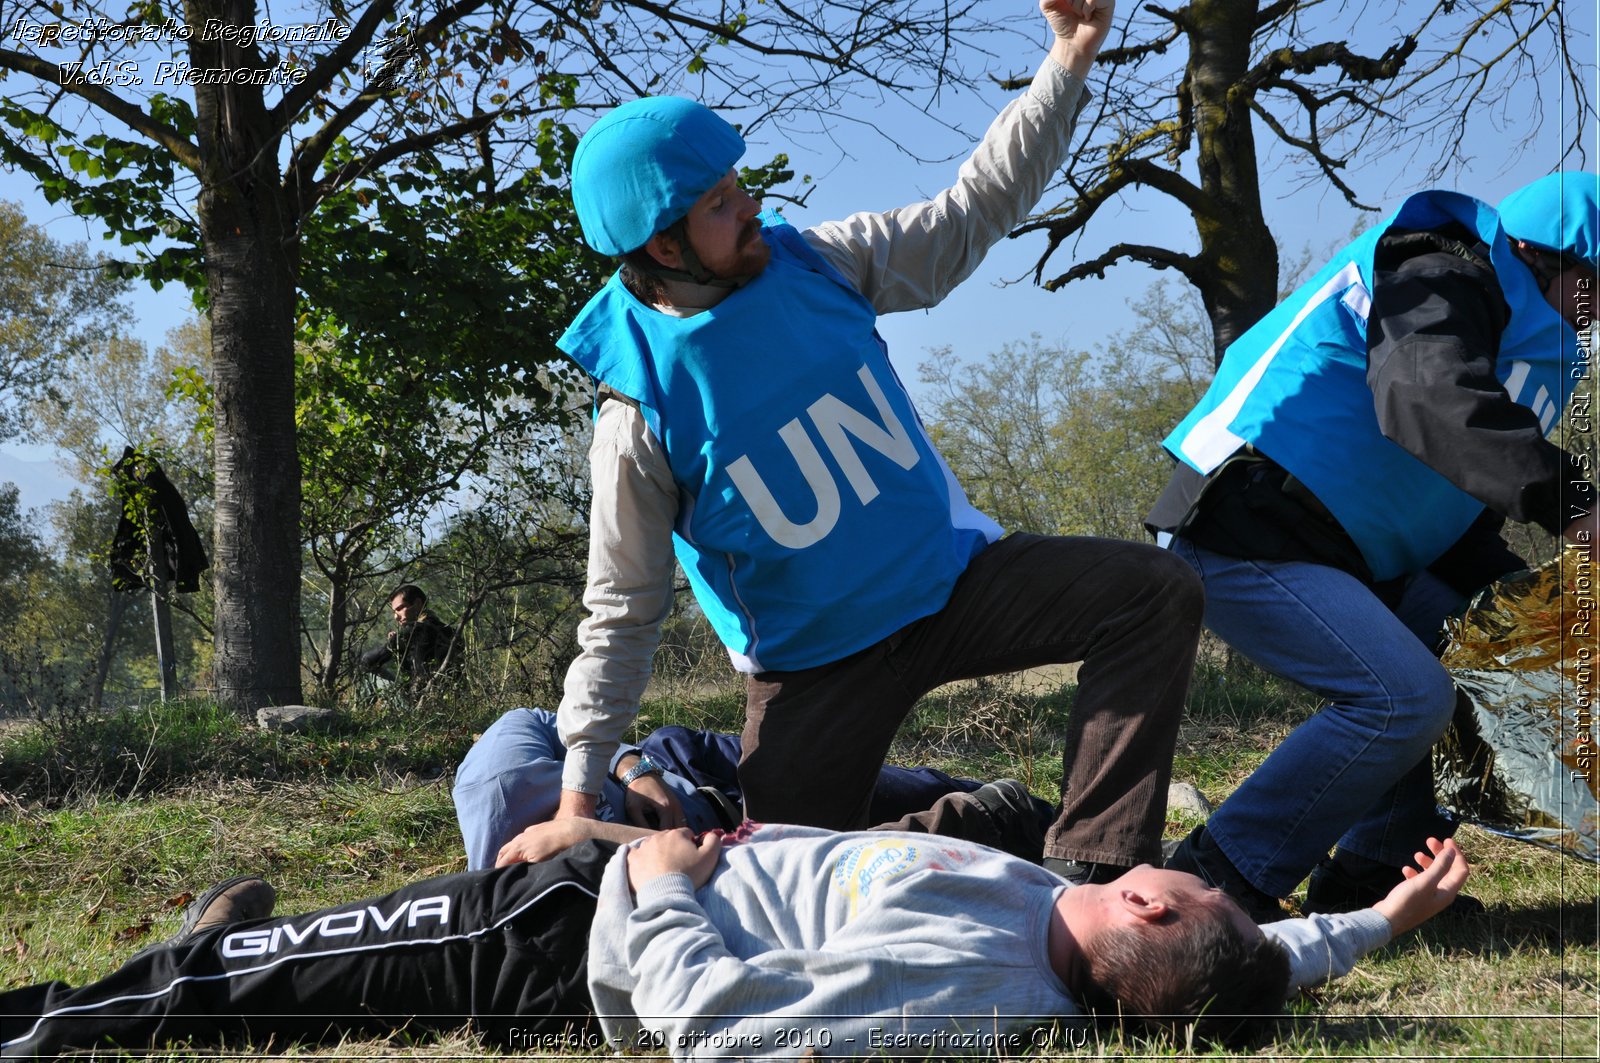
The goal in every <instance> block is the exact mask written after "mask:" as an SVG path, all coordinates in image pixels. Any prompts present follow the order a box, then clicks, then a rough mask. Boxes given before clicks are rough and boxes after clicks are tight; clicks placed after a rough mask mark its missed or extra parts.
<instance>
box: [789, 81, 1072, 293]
mask: <svg viewBox="0 0 1600 1063" xmlns="http://www.w3.org/2000/svg"><path fill="white" fill-rule="evenodd" d="M1087 98H1088V94H1087V90H1086V88H1085V86H1084V84H1083V82H1082V81H1080V80H1079V79H1078V78H1076V77H1074V76H1073V75H1071V74H1069V73H1067V70H1066V68H1065V67H1063V66H1061V64H1059V63H1057V62H1056V61H1055V60H1054V59H1050V58H1046V59H1045V61H1044V65H1043V66H1041V67H1040V68H1039V72H1038V73H1037V74H1035V75H1034V78H1033V83H1032V84H1031V85H1030V86H1029V87H1028V90H1027V91H1026V92H1024V93H1023V94H1022V95H1021V96H1019V97H1017V98H1016V99H1014V100H1012V101H1011V102H1010V103H1009V104H1007V105H1006V108H1005V109H1004V110H1003V111H1001V112H1000V114H999V116H998V117H996V118H995V120H994V122H993V123H992V124H991V125H990V126H989V130H988V132H986V133H985V134H984V136H983V140H982V141H981V142H979V144H978V146H977V148H976V149H975V150H974V151H973V153H972V155H971V156H969V157H968V159H967V161H966V162H964V163H962V165H961V170H960V173H959V174H958V175H957V176H956V183H955V184H953V185H951V186H950V187H949V188H947V189H945V190H944V191H943V192H940V193H939V194H938V195H937V196H934V197H933V198H932V199H929V200H924V201H923V202H921V203H913V204H911V205H910V206H905V207H900V208H898V209H896V210H891V211H885V212H883V213H874V212H865V211H864V212H862V213H859V214H852V215H851V216H850V217H848V218H846V219H844V220H843V221H832V222H825V223H823V224H822V225H819V226H817V227H816V228H814V229H807V230H806V231H805V233H804V235H805V238H806V240H807V241H808V242H809V243H810V244H811V246H812V247H813V248H815V249H816V250H817V251H818V252H819V253H820V254H821V255H822V256H823V257H824V258H826V259H827V260H828V261H829V263H830V264H831V265H832V266H833V267H834V268H835V269H837V270H839V272H840V273H842V274H844V276H845V277H846V278H847V279H849V280H850V281H851V282H853V283H854V284H855V286H856V288H857V290H859V291H860V292H861V294H862V295H864V296H866V297H867V299H868V300H869V301H871V303H872V305H873V307H874V308H875V309H876V310H877V311H878V313H880V314H887V313H891V312H893V311H896V310H921V309H924V308H926V307H930V306H934V305H936V304H938V303H939V301H940V300H942V299H943V298H944V297H945V296H946V295H948V294H950V292H951V290H952V289H954V288H955V286H956V285H958V284H960V283H961V282H962V281H963V280H965V279H966V278H967V277H968V276H970V275H971V274H972V271H973V270H975V269H977V268H978V263H980V262H982V261H983V256H984V255H986V254H987V253H988V251H989V248H991V247H993V246H994V244H995V242H996V241H998V240H999V239H1000V238H1001V237H1003V236H1005V235H1006V233H1008V232H1010V231H1011V230H1012V229H1013V228H1015V227H1016V226H1017V224H1018V223H1019V222H1021V221H1022V219H1023V218H1024V217H1025V216H1026V215H1027V213H1028V212H1029V211H1030V210H1032V209H1033V207H1034V205H1035V204H1037V203H1038V202H1039V197H1040V196H1042V195H1043V194H1044V189H1045V185H1047V184H1048V183H1049V182H1050V178H1051V177H1053V176H1054V175H1055V173H1056V172H1057V171H1058V170H1060V169H1061V166H1062V164H1063V163H1064V162H1065V161H1066V157H1067V147H1068V145H1069V143H1070V142H1071V139H1072V131H1073V128H1074V126H1075V125H1076V123H1077V116H1078V112H1079V111H1081V110H1082V108H1083V104H1084V103H1085V102H1086V101H1087Z"/></svg>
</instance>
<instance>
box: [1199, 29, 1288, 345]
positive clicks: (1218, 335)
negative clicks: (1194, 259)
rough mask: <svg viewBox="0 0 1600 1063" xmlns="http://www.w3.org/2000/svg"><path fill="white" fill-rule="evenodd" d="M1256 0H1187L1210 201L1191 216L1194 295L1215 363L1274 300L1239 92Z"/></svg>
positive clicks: (1274, 253)
mask: <svg viewBox="0 0 1600 1063" xmlns="http://www.w3.org/2000/svg"><path fill="white" fill-rule="evenodd" d="M1256 8H1257V4H1256V2H1255V0H1194V2H1192V3H1191V4H1190V5H1189V7H1188V9H1187V17H1188V20H1189V22H1188V38H1189V68H1188V72H1187V74H1186V81H1187V82H1188V86H1189V91H1190V92H1191V94H1192V98H1193V101H1194V121H1195V134H1196V140H1197V142H1198V143H1199V148H1200V150H1199V172H1200V187H1201V189H1202V190H1203V191H1204V192H1205V194H1206V199H1207V200H1208V202H1209V203H1210V204H1211V209H1210V210H1208V211H1207V212H1206V213H1205V214H1203V215H1202V214H1197V215H1196V216H1195V225H1196V228H1197V229H1198V230H1199V233H1200V254H1199V256H1198V257H1199V258H1200V260H1201V261H1202V263H1204V266H1203V268H1202V270H1201V271H1200V275H1201V276H1203V277H1204V278H1205V280H1204V282H1203V283H1199V284H1198V287H1199V289H1200V298H1201V300H1202V301H1203V303H1204V304H1205V308H1206V313H1207V314H1208V315H1210V317H1211V326H1212V339H1213V341H1214V343H1215V344H1216V361H1217V363H1218V364H1221V362H1222V352H1223V351H1225V350H1226V349H1227V347H1228V344H1230V343H1232V342H1233V341H1234V340H1236V339H1238V338H1239V336H1240V335H1242V334H1243V333H1244V332H1245V330H1246V329H1248V328H1249V327H1250V326H1251V325H1254V324H1255V323H1256V322H1257V321H1259V320H1261V318H1262V317H1263V316H1264V315H1265V314H1266V313H1267V311H1269V310H1271V309H1272V308H1273V306H1275V305H1276V304H1277V301H1278V245H1277V243H1276V242H1275V241H1274V240H1273V238H1272V230H1271V229H1269V228H1268V227H1267V220H1266V218H1265V217H1264V216H1263V215H1262V213H1261V185H1260V180H1259V175H1258V174H1257V171H1256V143H1255V132H1254V130H1253V128H1252V125H1251V123H1252V117H1251V111H1250V106H1249V103H1248V102H1247V100H1246V98H1245V94H1244V93H1242V92H1237V91H1235V89H1236V87H1237V86H1238V84H1239V82H1240V80H1241V79H1242V78H1243V77H1244V75H1245V73H1246V72H1247V71H1248V70H1249V69H1250V43H1251V39H1252V38H1253V36H1254V34H1255V22H1256Z"/></svg>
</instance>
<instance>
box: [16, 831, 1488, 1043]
mask: <svg viewBox="0 0 1600 1063" xmlns="http://www.w3.org/2000/svg"><path fill="white" fill-rule="evenodd" d="M577 822H590V823H593V821H577ZM573 823H574V821H570V820H563V821H557V822H554V823H548V824H541V825H539V826H538V827H535V828H531V830H532V831H533V832H537V833H540V834H555V833H558V832H563V831H572V830H574V829H575V828H574V826H573ZM600 826H603V827H605V828H607V829H617V828H622V829H628V828H625V827H623V825H620V824H600ZM576 829H581V827H580V828H576ZM639 833H641V834H643V833H645V832H639ZM1429 849H1430V850H1431V851H1430V852H1428V853H1418V854H1416V861H1417V864H1418V868H1414V869H1408V874H1409V878H1408V879H1407V880H1406V881H1405V882H1402V883H1401V884H1400V885H1398V886H1396V887H1395V888H1394V890H1393V891H1392V892H1391V893H1390V894H1389V895H1388V896H1387V897H1385V898H1384V899H1383V900H1382V901H1380V902H1379V903H1378V904H1377V906H1376V907H1375V908H1372V909H1366V910H1362V911H1359V912H1352V913H1348V914H1342V915H1321V916H1315V917H1313V918H1310V919H1290V920H1284V921H1282V922H1279V923H1274V924H1270V925H1268V926H1266V927H1264V928H1258V927H1256V926H1255V924H1254V923H1252V922H1251V920H1250V919H1249V918H1248V917H1247V916H1246V915H1245V914H1244V912H1243V911H1242V910H1241V909H1240V908H1239V906H1238V905H1237V904H1235V903H1234V902H1233V901H1232V900H1230V899H1229V898H1228V897H1227V895H1226V894H1223V893H1221V892H1220V891H1217V890H1213V889H1208V888H1206V886H1205V885H1204V883H1202V882H1201V881H1200V880H1199V879H1197V878H1195V877H1194V876H1192V875H1187V874H1183V873H1181V872H1173V871H1164V870H1160V869H1157V868H1153V867H1150V866H1148V865H1144V866H1140V867H1137V868H1134V869H1133V870H1131V871H1129V872H1127V873H1125V874H1124V875H1122V876H1121V877H1120V878H1118V879H1116V880H1115V881H1113V882H1110V883H1105V884H1089V885H1081V886H1069V885H1068V884H1067V883H1066V882H1065V881H1063V880H1062V879H1060V878H1058V877H1056V876H1055V875H1053V874H1052V873H1050V872H1048V871H1046V870H1044V869H1043V868H1040V867H1037V866H1034V865H1032V864H1029V863H1027V862H1025V861H1022V860H1020V859H1017V858H1015V857H1011V856H1007V855H1004V854H1002V853H999V852H996V851H995V850H992V849H988V848H985V847H983V846H978V845H973V844H971V843H967V842H961V841H956V840H953V839H947V838H941V837H935V836H929V835H909V834H892V833H881V832H873V833H865V834H863V833H847V834H835V833H830V832H827V831H822V830H818V829H815V828H808V827H793V826H780V825H769V826H758V825H753V824H746V825H745V826H744V827H743V828H741V829H740V830H739V831H737V832H734V833H732V834H729V835H727V836H721V835H718V834H716V833H708V834H705V835H701V836H699V837H698V838H696V836H695V835H693V834H692V833H690V832H689V831H688V830H687V829H683V828H680V829H678V830H674V831H668V832H663V833H659V834H653V835H650V836H648V837H644V838H642V840H639V841H637V842H635V843H632V844H629V845H622V846H618V845H617V844H614V843H611V842H606V841H601V840H595V839H590V840H586V841H584V842H582V843H580V844H578V845H576V846H574V847H573V848H571V849H568V850H566V851H564V852H562V853H560V854H559V855H556V856H554V857H552V858H551V859H549V860H546V861H544V862H541V863H528V862H513V863H508V864H506V865H504V866H501V867H497V868H493V869H490V870H485V871H469V872H464V873H461V874H455V875H446V876H443V877H441V878H435V879H431V880H428V881H425V882H421V883H418V884H416V885H412V886H408V887H405V888H403V889H400V890H397V891H395V892H394V893H391V894H388V895H387V896H384V897H380V898H377V899H374V900H370V901H359V902H356V903H354V904H347V905H342V906H339V907H336V908H329V909H325V910H323V911H320V912H314V913H311V914H309V915H302V916H291V917H288V918H277V919H253V920H250V921H247V922H235V923H229V922H227V920H228V919H229V917H230V915H231V912H230V911H229V910H228V909H229V908H230V907H231V906H232V905H231V902H230V901H229V899H228V898H230V897H240V896H243V895H247V894H249V893H251V892H252V887H254V889H255V892H256V893H257V894H265V895H267V896H269V897H270V888H269V887H267V886H266V884H265V883H262V882H260V881H259V880H253V881H250V882H242V883H235V885H234V887H233V888H231V889H229V890H224V891H221V892H220V893H213V894H209V895H207V896H205V897H202V899H201V901H200V902H197V910H196V911H194V912H192V913H191V918H190V920H189V922H188V923H186V926H187V927H190V928H191V929H189V930H188V931H186V932H185V933H183V934H180V935H179V938H178V939H177V940H175V941H174V942H172V943H170V944H168V945H166V946H162V947H157V948H153V949H147V950H146V951H145V952H144V953H141V954H140V955H139V956H136V957H135V958H134V959H133V960H131V961H130V962H128V963H127V964H125V965H124V966H123V967H122V968H121V969H120V970H118V971H117V972H115V973H114V974H112V975H111V976H109V977H108V978H105V979H103V980H102V981H99V982H96V983H94V984H92V985H89V986H85V987H83V988H80V989H72V988H70V987H68V986H65V985H63V984H60V983H53V984H47V985H40V986H33V987H29V988H26V989H19V990H14V991H12V992H9V993H5V994H3V995H0V1015H3V1016H4V1021H5V1033H4V1038H5V1039H4V1041H3V1043H0V1048H3V1049H4V1052H5V1055H7V1056H16V1057H27V1056H30V1055H34V1056H53V1055H55V1054H58V1053H60V1052H62V1051H63V1050H65V1049H68V1048H72V1047H98V1046H113V1045H114V1046H121V1047H125V1048H134V1049H139V1048H145V1047H148V1046H150V1045H151V1044H152V1043H155V1042H162V1041H170V1040H174V1039H192V1040H194V1041H197V1042H201V1041H203V1042H214V1041H216V1040H218V1039H219V1038H223V1037H232V1038H241V1039H243V1038H248V1039H249V1040H250V1041H251V1042H252V1043H253V1044H254V1045H256V1046H257V1047H260V1046H263V1045H265V1044H266V1043H268V1042H271V1043H272V1044H273V1045H274V1046H278V1047H281V1046H283V1045H284V1044H285V1043H287V1042H291V1041H302V1040H322V1039H326V1038H329V1037H339V1036H343V1035H351V1034H354V1035H369V1034H381V1033H384V1032H388V1031H391V1030H397V1029H402V1028H403V1029H406V1030H408V1031H420V1030H435V1029H454V1028H458V1027H460V1026H461V1025H462V1024H463V1023H467V1022H470V1023H472V1024H473V1025H474V1026H475V1027H476V1028H477V1029H478V1030H479V1031H480V1032H481V1033H482V1034H483V1035H484V1036H485V1037H487V1038H491V1039H492V1043H494V1044H496V1045H498V1046H499V1047H502V1048H506V1049H512V1050H517V1049H523V1050H526V1049H537V1050H540V1051H545V1052H548V1051H550V1050H552V1049H558V1048H566V1047H571V1048H580V1047H585V1046H588V1047H595V1046H596V1045H597V1044H599V1043H601V1042H603V1043H604V1045H605V1046H607V1047H610V1048H613V1049H620V1048H645V1049H648V1050H650V1051H661V1050H664V1051H666V1052H667V1053H670V1054H671V1055H672V1056H673V1057H674V1058H677V1059H691V1058H700V1057H717V1058H731V1057H796V1056H799V1055H801V1054H804V1053H812V1054H818V1055H823V1056H844V1057H848V1056H861V1055H883V1054H885V1053H887V1054H889V1055H911V1056H917V1057H921V1056H926V1055H930V1054H934V1055H950V1054H965V1053H966V1052H968V1051H979V1052H982V1053H983V1054H988V1053H990V1052H991V1051H999V1052H1009V1051H1010V1050H1012V1049H1013V1048H1014V1049H1017V1050H1018V1051H1026V1050H1027V1049H1028V1048H1029V1046H1030V1044H1032V1043H1033V1042H1032V1040H1031V1038H1030V1033H1031V1032H1032V1031H1036V1030H1038V1029H1039V1028H1040V1027H1041V1026H1043V1025H1046V1024H1049V1023H1050V1022H1052V1021H1053V1020H1056V1019H1061V1018H1064V1017H1072V1016H1080V1015H1084V1014H1086V1013H1087V1012H1090V1011H1093V1012H1098V1013H1100V1014H1116V1013H1119V1012H1120V1013H1121V1014H1123V1015H1141V1016H1153V1017H1166V1018H1168V1019H1170V1018H1172V1017H1180V1018H1181V1017H1194V1016H1202V1015H1203V1016H1205V1017H1207V1018H1209V1019H1213V1020H1217V1021H1219V1022H1225V1021H1226V1020H1227V1019H1228V1018H1229V1017H1233V1016H1241V1015H1256V1014H1270V1013H1273V1012H1276V1011H1277V1010H1278V1009H1279V1007H1280V1006H1281V1005H1282V1002H1283V1000H1284V997H1285V995H1286V993H1287V992H1288V991H1289V990H1290V989H1292V988H1295V987H1299V986H1304V985H1310V984H1313V983H1316V982H1320V981H1322V980H1324V979H1326V978H1329V977H1332V976H1335V975H1339V974H1342V973H1344V972H1345V971H1347V970H1349V968H1350V967H1351V965H1352V964H1353V963H1354V962H1355V960H1356V959H1357V958H1358V957H1359V956H1361V955H1362V954H1363V953H1365V952H1367V951H1368V950H1370V949H1372V948H1375V947H1377V946H1380V945H1382V944H1384V943H1385V942H1387V941H1388V940H1390V938H1391V937H1393V936H1395V935H1397V934H1400V933H1403V932H1404V931H1406V930H1409V929H1410V928H1412V927H1414V926H1416V925H1417V924H1419V923H1421V922H1422V921H1423V920H1425V919H1427V918H1428V917H1430V916H1432V915H1433V914H1435V913H1436V912H1438V911H1439V910H1440V909H1442V908H1443V907H1444V906H1445V905H1447V904H1448V903H1449V902H1450V899H1451V898H1452V897H1454V896H1455V895H1456V893H1457V892H1458V891H1459V890H1460V888H1461V885H1462V883H1463V882H1464V881H1465V880H1466V877H1467V865H1466V862H1465V860H1464V858H1463V857H1462V856H1461V854H1460V852H1459V851H1458V850H1457V849H1456V847H1455V844H1454V843H1453V842H1449V841H1446V842H1443V843H1440V842H1437V841H1432V840H1430V842H1429ZM1419 869H1420V870H1419ZM207 902H210V903H209V904H208V903H207ZM211 923H216V924H217V925H208V924H211ZM207 925H208V928H206V929H198V928H199V927H200V926H207ZM593 1016H598V1018H599V1031H598V1033H596V1031H595V1029H594V1025H593V1023H592V1021H591V1019H592V1017H593Z"/></svg>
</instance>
